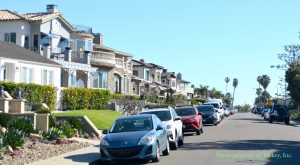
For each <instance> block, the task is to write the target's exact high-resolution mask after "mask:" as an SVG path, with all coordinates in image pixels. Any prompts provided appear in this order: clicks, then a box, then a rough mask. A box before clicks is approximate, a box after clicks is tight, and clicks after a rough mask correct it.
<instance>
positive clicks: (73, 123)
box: [68, 118, 83, 133]
mask: <svg viewBox="0 0 300 165" xmlns="http://www.w3.org/2000/svg"><path fill="white" fill-rule="evenodd" d="M68 122H69V123H70V125H71V126H72V128H76V129H77V130H78V132H79V133H80V132H82V131H83V125H82V123H81V121H80V120H79V119H78V118H70V119H69V120H68Z"/></svg>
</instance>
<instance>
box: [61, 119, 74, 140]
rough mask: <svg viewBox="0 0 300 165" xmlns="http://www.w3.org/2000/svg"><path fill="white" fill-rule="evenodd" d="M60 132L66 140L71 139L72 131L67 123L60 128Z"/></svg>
mask: <svg viewBox="0 0 300 165" xmlns="http://www.w3.org/2000/svg"><path fill="white" fill-rule="evenodd" d="M62 131H63V134H64V135H65V136H66V137H67V138H71V137H73V130H72V127H71V125H70V124H69V123H67V122H65V123H64V124H63V126H62Z"/></svg>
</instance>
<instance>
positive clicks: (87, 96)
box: [62, 88, 111, 110]
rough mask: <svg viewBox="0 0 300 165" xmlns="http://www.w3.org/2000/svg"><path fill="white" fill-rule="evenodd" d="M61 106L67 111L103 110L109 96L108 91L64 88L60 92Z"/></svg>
mask: <svg viewBox="0 0 300 165" xmlns="http://www.w3.org/2000/svg"><path fill="white" fill-rule="evenodd" d="M62 94H63V100H62V103H63V106H64V109H68V110H79V109H98V110H99V109H105V108H106V105H107V103H108V101H109V100H110V99H111V94H110V93H109V91H108V90H102V89H88V88H65V89H63V90H62Z"/></svg>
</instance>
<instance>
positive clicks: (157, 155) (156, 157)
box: [152, 143, 160, 162]
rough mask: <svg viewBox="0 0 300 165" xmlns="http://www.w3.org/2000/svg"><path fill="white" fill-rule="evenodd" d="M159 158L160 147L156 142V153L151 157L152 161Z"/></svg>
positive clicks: (156, 160)
mask: <svg viewBox="0 0 300 165" xmlns="http://www.w3.org/2000/svg"><path fill="white" fill-rule="evenodd" d="M159 160H160V149H159V144H158V143H157V144H156V155H155V158H153V159H152V162H159Z"/></svg>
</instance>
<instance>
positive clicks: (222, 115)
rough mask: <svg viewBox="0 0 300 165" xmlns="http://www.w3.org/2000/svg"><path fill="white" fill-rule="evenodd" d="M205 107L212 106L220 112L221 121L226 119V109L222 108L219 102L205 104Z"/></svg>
mask: <svg viewBox="0 0 300 165" xmlns="http://www.w3.org/2000/svg"><path fill="white" fill-rule="evenodd" d="M203 105H212V106H214V108H215V109H216V110H218V112H219V113H220V121H221V120H222V119H223V118H224V109H223V107H221V104H220V103H218V102H209V103H204V104H203Z"/></svg>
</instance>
